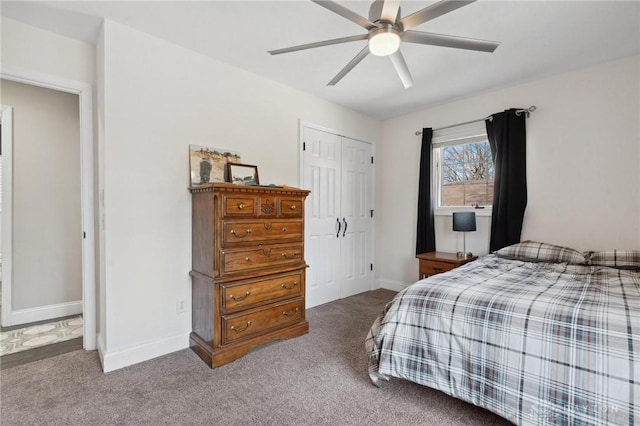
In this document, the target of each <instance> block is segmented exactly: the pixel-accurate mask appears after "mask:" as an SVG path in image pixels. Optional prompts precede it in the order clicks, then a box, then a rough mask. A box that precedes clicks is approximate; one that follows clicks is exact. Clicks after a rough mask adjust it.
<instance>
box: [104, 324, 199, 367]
mask: <svg viewBox="0 0 640 426" xmlns="http://www.w3.org/2000/svg"><path fill="white" fill-rule="evenodd" d="M100 340H101V341H100V347H101V356H100V358H101V360H102V370H103V371H104V372H105V373H108V372H110V371H114V370H119V369H120V368H124V367H127V366H129V365H133V364H137V363H139V362H143V361H148V360H150V359H153V358H157V357H159V356H162V355H167V354H170V353H171V352H175V351H180V350H182V349H186V348H188V347H189V332H188V331H185V332H184V333H180V334H176V335H175V336H170V337H167V338H164V339H160V340H155V341H152V342H147V343H144V344H142V345H138V346H134V347H133V348H129V349H123V350H121V351H114V352H109V351H108V350H107V351H105V347H104V341H103V340H102V338H101V339H100Z"/></svg>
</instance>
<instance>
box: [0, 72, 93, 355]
mask: <svg viewBox="0 0 640 426" xmlns="http://www.w3.org/2000/svg"><path fill="white" fill-rule="evenodd" d="M0 77H2V79H3V80H7V81H10V82H15V83H24V84H27V85H30V86H35V87H39V88H45V89H53V90H56V91H60V92H64V93H66V94H72V95H74V96H75V98H76V102H77V106H78V109H77V116H78V119H79V135H78V138H77V139H78V140H79V144H77V151H79V152H78V153H77V154H78V155H77V163H79V164H78V168H77V175H78V176H77V179H78V180H79V184H78V187H77V189H78V192H79V198H80V201H79V205H78V206H77V209H78V210H80V211H79V212H77V213H78V214H77V216H79V218H80V220H79V225H78V228H77V232H76V233H75V236H74V237H75V238H77V240H79V241H80V243H79V245H80V250H79V257H80V266H79V269H80V272H79V276H80V281H81V285H80V297H79V305H80V306H78V303H75V304H73V303H72V304H71V305H69V304H65V303H62V304H53V305H54V306H53V307H54V308H59V309H62V311H59V312H62V315H55V316H64V310H65V309H69V308H72V309H77V308H79V310H80V311H82V312H83V317H84V321H83V325H82V329H83V332H82V335H83V347H84V349H86V350H93V349H95V348H96V299H95V297H96V288H95V283H96V277H95V244H94V241H95V238H94V229H95V225H94V197H93V193H94V191H93V170H94V159H93V130H92V96H91V90H92V89H91V86H90V85H89V84H86V83H83V82H75V81H69V80H62V79H59V78H56V77H51V76H46V75H42V74H40V73H37V74H31V73H29V72H25V71H24V70H20V71H15V70H13V69H11V68H10V67H5V68H4V69H3V70H2V74H1V75H0ZM7 111H10V112H9V115H10V116H11V115H13V117H12V119H15V111H11V109H9V108H5V107H3V114H4V113H6V112H7ZM5 118H6V116H5ZM2 132H3V136H5V134H7V131H6V130H5V127H4V126H3V128H2ZM3 145H5V143H4V141H3ZM3 149H4V148H3ZM5 153H6V151H5ZM2 160H3V161H2V162H3V165H6V164H8V163H10V161H9V160H8V159H6V158H5V157H4V156H3V159H2ZM35 170H36V171H37V170H39V169H38V168H37V167H36V169H35ZM3 175H4V177H7V176H12V175H8V173H7V169H6V167H5V168H3ZM40 178H41V179H46V178H47V176H46V174H45V175H43V176H40ZM12 186H13V185H7V181H6V179H5V181H3V189H7V188H8V190H6V191H4V192H5V193H4V194H3V195H4V199H5V200H9V204H11V201H13V195H12V194H11V191H12ZM7 192H8V193H7ZM6 204H7V203H6V202H5V205H6ZM12 212H13V209H7V207H6V206H5V208H4V212H3V213H4V214H3V217H2V219H3V220H2V231H5V230H6V229H10V230H13V228H14V226H13V223H11V220H10V219H11V217H10V216H11V213H12ZM14 218H15V216H14ZM9 236H10V235H9ZM7 237H8V236H7V232H3V233H2V236H1V240H2V248H3V251H4V252H6V253H9V257H12V256H11V254H14V250H15V247H13V242H14V241H13V238H7ZM6 256H7V255H6V254H5V253H3V261H4V262H3V263H4V265H3V272H4V273H3V280H2V290H3V291H2V306H1V311H2V325H3V326H12V325H14V324H15V323H16V321H15V320H14V316H15V315H14V313H15V311H16V310H15V309H12V306H11V305H12V301H13V300H14V299H13V298H12V295H11V290H12V287H11V286H10V285H9V286H8V285H7V283H9V284H11V281H12V280H11V279H12V278H13V275H14V272H15V270H14V268H13V266H14V263H15V261H14V260H15V259H12V262H11V264H8V261H7V257H6ZM8 274H9V275H8ZM42 278H43V279H44V281H45V282H46V277H42ZM55 305H58V306H55ZM74 306H75V307H74ZM48 307H49V308H51V306H48ZM54 311H55V310H54ZM20 313H21V314H25V313H26V314H28V315H27V316H26V317H25V316H23V317H22V319H21V318H18V321H17V322H20V321H23V320H24V319H27V320H28V322H31V321H38V315H45V316H46V315H49V314H51V311H49V312H44V313H43V312H41V311H40V310H38V309H33V310H27V311H26V312H20Z"/></svg>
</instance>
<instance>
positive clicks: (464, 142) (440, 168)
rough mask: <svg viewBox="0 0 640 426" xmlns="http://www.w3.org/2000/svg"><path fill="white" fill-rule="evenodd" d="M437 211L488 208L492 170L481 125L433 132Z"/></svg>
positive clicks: (488, 150)
mask: <svg viewBox="0 0 640 426" xmlns="http://www.w3.org/2000/svg"><path fill="white" fill-rule="evenodd" d="M433 154H434V155H433V161H434V167H433V170H434V174H435V176H434V178H435V179H434V182H435V183H436V192H437V193H436V200H437V207H440V208H442V207H444V208H446V207H461V206H472V205H479V206H491V205H492V203H493V181H494V176H495V170H494V165H493V159H492V156H491V147H490V146H489V140H488V138H487V133H486V129H485V126H484V122H480V123H473V124H472V125H463V126H455V127H453V128H448V129H444V130H441V131H436V132H434V135H433Z"/></svg>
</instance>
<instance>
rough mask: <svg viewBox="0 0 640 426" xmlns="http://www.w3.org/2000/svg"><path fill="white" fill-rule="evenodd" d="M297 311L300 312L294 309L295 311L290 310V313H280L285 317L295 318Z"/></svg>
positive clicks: (298, 309)
mask: <svg viewBox="0 0 640 426" xmlns="http://www.w3.org/2000/svg"><path fill="white" fill-rule="evenodd" d="M299 311H300V308H296V309H295V310H292V311H282V315H284V316H285V317H293V316H295V315H296V314H297V313H298V312H299Z"/></svg>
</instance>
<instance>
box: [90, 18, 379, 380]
mask: <svg viewBox="0 0 640 426" xmlns="http://www.w3.org/2000/svg"><path fill="white" fill-rule="evenodd" d="M99 43H100V44H101V45H99V46H98V51H99V52H102V51H103V52H104V57H103V58H102V65H101V69H100V70H98V75H99V76H100V77H99V78H100V80H101V81H99V83H98V86H99V90H98V92H99V93H102V99H99V105H100V108H101V111H100V113H99V117H100V118H99V123H100V124H99V125H100V126H101V127H102V128H103V132H102V133H103V134H102V135H101V136H100V137H101V146H100V152H101V153H103V159H102V160H103V164H102V165H101V167H102V168H103V170H101V172H100V175H101V182H100V185H101V188H103V189H104V220H105V256H106V257H105V262H106V275H105V279H106V282H105V284H106V288H105V289H104V295H105V299H106V312H105V317H106V326H105V328H104V330H105V331H106V336H104V339H103V340H104V342H103V345H104V347H102V349H101V350H102V353H103V358H104V368H105V371H109V370H112V369H116V368H120V367H123V366H125V365H128V364H132V363H135V362H139V361H143V360H145V359H149V358H151V357H154V356H158V355H162V354H165V353H168V352H171V351H174V350H178V349H182V348H185V347H187V346H188V333H189V331H190V330H191V311H190V307H189V309H188V310H187V312H185V313H182V314H177V313H176V302H177V301H178V300H180V299H186V300H187V302H188V305H190V302H191V283H190V279H189V275H188V273H189V270H190V267H191V204H190V203H191V197H190V194H189V192H188V191H187V187H188V185H189V169H188V146H189V144H196V145H205V146H212V147H218V148H226V149H230V150H234V151H239V152H240V153H241V155H242V161H243V162H245V163H249V164H257V165H258V168H259V174H260V179H261V181H262V182H264V183H279V184H289V185H296V184H297V183H298V155H299V154H298V151H297V148H298V119H303V120H306V121H309V122H312V123H317V124H321V125H323V126H327V127H330V128H335V129H340V130H342V131H344V132H347V133H348V134H354V135H362V137H363V138H367V139H368V140H376V139H378V136H379V129H380V123H379V122H378V121H377V120H374V119H371V118H368V117H366V116H364V115H361V114H357V113H355V112H353V111H350V110H347V109H345V108H342V107H339V106H336V105H334V104H331V103H328V102H325V101H322V100H319V99H317V98H314V97H311V96H309V95H306V94H303V93H301V92H298V91H296V90H293V89H291V88H288V87H286V86H283V85H280V84H278V83H274V82H271V81H268V80H265V79H263V78H260V77H258V76H256V75H254V74H251V73H248V72H245V71H242V70H240V69H237V68H233V67H231V66H228V65H225V64H223V63H220V62H217V61H214V60H212V59H210V58H207V57H205V56H202V55H199V54H196V53H194V52H191V51H189V50H186V49H184V48H182V47H179V46H177V45H173V44H170V43H167V42H165V41H163V40H160V39H157V38H154V37H152V36H149V35H147V34H144V33H141V32H138V31H136V30H133V29H131V28H128V27H126V26H123V25H120V24H117V23H115V22H111V21H107V22H105V24H104V28H103V34H102V35H101V37H100V41H99ZM99 97H100V95H99Z"/></svg>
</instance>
